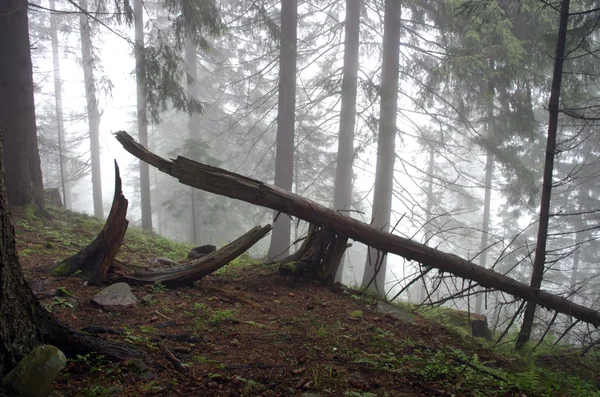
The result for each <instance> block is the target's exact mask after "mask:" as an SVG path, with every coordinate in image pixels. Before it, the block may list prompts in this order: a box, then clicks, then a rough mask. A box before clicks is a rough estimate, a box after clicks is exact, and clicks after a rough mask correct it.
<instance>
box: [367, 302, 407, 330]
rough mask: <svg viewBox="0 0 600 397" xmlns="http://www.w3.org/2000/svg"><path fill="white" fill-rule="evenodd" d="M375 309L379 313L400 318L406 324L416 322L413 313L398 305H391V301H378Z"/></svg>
mask: <svg viewBox="0 0 600 397" xmlns="http://www.w3.org/2000/svg"><path fill="white" fill-rule="evenodd" d="M375 311H376V312H377V313H381V314H387V315H388V316H390V317H393V318H395V319H397V320H400V321H401V322H402V323H404V324H409V325H413V324H414V323H415V321H414V316H413V315H412V314H410V313H409V312H407V311H406V310H404V309H402V308H400V307H398V306H394V305H390V304H389V303H385V302H381V301H378V302H377V307H376V308H375Z"/></svg>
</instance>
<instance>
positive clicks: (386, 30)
mask: <svg viewBox="0 0 600 397" xmlns="http://www.w3.org/2000/svg"><path fill="white" fill-rule="evenodd" d="M400 15H401V7H400V1H399V0H386V1H385V15H384V21H383V24H384V27H383V57H382V68H381V86H380V95H381V99H380V111H379V136H378V138H377V168H376V171H375V187H374V188H373V212H372V218H373V221H372V224H373V226H375V227H377V228H380V229H381V230H382V231H384V232H387V231H389V230H390V217H391V213H392V192H393V189H394V161H395V159H396V151H395V147H396V115H397V113H398V74H399V68H400ZM379 257H380V254H378V253H377V252H376V251H375V250H369V253H368V254H367V259H366V263H365V273H364V275H363V280H362V285H363V287H366V286H367V285H368V284H369V283H370V282H371V280H372V279H373V276H375V282H374V283H373V284H371V287H370V288H373V289H375V290H376V291H377V292H379V293H381V294H384V293H385V288H384V287H385V285H384V284H385V273H386V258H385V257H383V258H382V259H380V260H379V261H380V263H381V267H379V268H378V269H377V270H376V269H375V266H376V265H378V264H377V263H376V262H377V261H378V258H379ZM376 272H377V274H376V275H375V273H376Z"/></svg>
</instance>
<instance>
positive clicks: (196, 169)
mask: <svg viewBox="0 0 600 397" xmlns="http://www.w3.org/2000/svg"><path fill="white" fill-rule="evenodd" d="M115 135H116V138H117V140H118V141H119V142H120V143H121V144H122V145H123V147H124V148H125V149H126V150H127V151H128V152H129V153H131V154H133V155H134V156H135V157H137V158H139V159H141V160H143V161H145V162H147V163H148V164H150V165H153V166H155V167H157V168H158V169H160V170H161V171H163V172H165V173H167V174H169V175H171V176H173V177H175V178H178V179H179V181H180V182H181V183H183V184H185V185H188V186H192V187H195V188H198V189H202V190H205V191H208V192H211V193H215V194H219V195H223V196H227V197H231V198H234V199H238V200H243V201H246V202H249V203H252V204H256V205H259V206H262V207H267V208H271V209H273V210H276V211H281V212H283V213H286V214H288V215H291V216H296V217H298V218H301V219H303V220H305V221H307V222H310V223H313V224H315V225H319V226H320V227H322V228H324V229H328V230H331V231H333V232H334V233H335V234H337V235H339V236H344V237H346V238H351V239H354V240H356V241H360V242H362V243H364V244H367V245H369V246H371V247H373V248H375V249H378V250H380V251H383V252H389V253H392V254H396V255H400V256H402V257H404V258H406V259H409V260H413V261H416V262H419V263H422V264H423V265H425V266H426V267H432V268H436V269H438V270H439V271H441V272H446V273H450V274H454V275H456V276H459V277H462V278H464V279H467V280H472V281H474V282H476V283H478V284H479V285H480V286H482V287H484V288H491V289H497V290H500V291H504V292H506V293H508V294H511V295H513V296H516V297H518V298H521V299H524V300H533V301H535V302H536V303H538V304H539V305H541V306H543V307H545V308H547V309H551V310H555V311H557V312H560V313H564V314H567V315H570V316H573V317H575V318H577V319H580V320H582V321H585V322H587V323H590V324H593V325H595V326H598V325H600V313H598V312H597V311H595V310H592V309H588V308H586V307H584V306H581V305H578V304H576V303H573V302H570V301H569V300H567V299H565V298H562V297H560V296H556V295H552V294H550V293H548V292H546V291H540V290H536V289H534V288H531V287H530V286H529V285H527V284H524V283H521V282H519V281H516V280H514V279H512V278H510V277H507V276H505V275H503V274H500V273H497V272H495V271H493V270H490V269H486V268H483V267H481V266H478V265H476V264H474V263H472V262H469V261H468V260H466V259H463V258H461V257H459V256H457V255H454V254H449V253H445V252H442V251H439V250H437V249H435V248H431V247H428V246H426V245H424V244H420V243H417V242H415V241H412V240H410V239H407V238H403V237H400V236H398V235H393V234H390V233H386V232H384V231H382V230H380V229H377V228H375V227H373V226H371V225H368V224H366V223H364V222H361V221H358V220H356V219H352V218H349V217H347V216H344V215H342V214H340V213H338V212H336V211H334V210H331V209H329V208H326V207H324V206H322V205H320V204H318V203H316V202H314V201H312V200H309V199H307V198H304V197H302V196H300V195H297V194H294V193H292V192H288V191H284V190H282V189H279V188H277V187H274V186H271V185H268V184H266V183H263V182H260V181H257V180H255V179H251V178H248V177H244V176H242V175H238V174H235V173H233V172H230V171H226V170H224V169H221V168H217V167H213V166H209V165H206V164H202V163H198V162H195V161H192V160H189V159H186V158H184V157H177V159H175V160H165V159H163V158H161V157H159V156H157V155H155V154H153V153H151V152H149V151H148V150H146V149H145V148H144V147H143V146H141V145H140V144H138V143H137V142H136V141H135V140H134V139H133V138H132V137H131V136H130V135H129V134H127V133H126V132H124V131H120V132H117V133H116V134H115Z"/></svg>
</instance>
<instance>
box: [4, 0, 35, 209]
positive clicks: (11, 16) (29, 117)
mask: <svg viewBox="0 0 600 397" xmlns="http://www.w3.org/2000/svg"><path fill="white" fill-rule="evenodd" d="M28 29H29V28H28V21H27V1H25V0H2V1H0V54H2V55H1V56H0V126H2V128H3V129H4V146H5V147H7V148H10V150H7V151H6V153H4V158H5V163H6V193H7V196H8V203H9V204H10V205H25V204H34V205H36V206H37V207H38V208H43V206H44V188H43V183H42V169H41V165H40V155H39V152H38V141H37V132H36V123H35V107H34V101H33V77H32V66H31V53H30V51H29V48H30V44H29V31H28Z"/></svg>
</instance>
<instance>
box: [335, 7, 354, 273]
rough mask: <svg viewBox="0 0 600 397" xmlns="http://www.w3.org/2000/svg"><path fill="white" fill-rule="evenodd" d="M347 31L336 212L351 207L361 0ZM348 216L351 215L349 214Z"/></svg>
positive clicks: (351, 9) (348, 10)
mask: <svg viewBox="0 0 600 397" xmlns="http://www.w3.org/2000/svg"><path fill="white" fill-rule="evenodd" d="M344 27H345V38H344V68H343V71H342V73H343V75H342V104H341V109H340V132H339V137H338V152H337V162H336V169H335V188H334V189H335V190H334V194H333V208H335V209H336V210H344V211H348V210H350V206H351V204H352V161H353V159H354V128H355V125H356V90H357V88H356V86H357V80H358V46H359V44H358V43H359V41H358V39H359V33H360V0H346V21H345V25H344ZM345 215H349V214H348V213H346V214H345ZM343 269H344V266H343V260H342V265H340V266H339V267H338V269H337V274H336V280H337V281H341V280H342V275H343Z"/></svg>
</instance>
